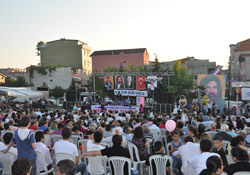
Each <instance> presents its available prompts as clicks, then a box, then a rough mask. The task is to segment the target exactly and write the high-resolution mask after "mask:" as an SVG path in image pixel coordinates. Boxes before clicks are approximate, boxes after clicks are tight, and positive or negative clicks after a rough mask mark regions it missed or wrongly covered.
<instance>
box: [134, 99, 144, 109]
mask: <svg viewBox="0 0 250 175" xmlns="http://www.w3.org/2000/svg"><path fill="white" fill-rule="evenodd" d="M141 105H142V107H144V97H136V106H138V107H140V106H141Z"/></svg>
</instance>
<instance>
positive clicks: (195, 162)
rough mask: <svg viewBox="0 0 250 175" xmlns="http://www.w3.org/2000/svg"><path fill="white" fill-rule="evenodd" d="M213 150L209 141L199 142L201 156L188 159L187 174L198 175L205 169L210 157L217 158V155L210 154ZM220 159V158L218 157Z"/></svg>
mask: <svg viewBox="0 0 250 175" xmlns="http://www.w3.org/2000/svg"><path fill="white" fill-rule="evenodd" d="M212 148H213V143H212V142H211V140H207V139H204V140H202V141H201V142H200V149H201V152H202V153H201V154H199V155H196V156H193V157H191V158H189V159H188V166H189V167H188V168H189V170H188V171H189V172H192V174H194V175H198V174H200V172H201V171H202V170H203V169H206V168H207V165H206V162H207V159H208V158H209V157H210V156H214V155H216V156H219V154H216V153H211V152H212ZM219 157H220V156H219Z"/></svg>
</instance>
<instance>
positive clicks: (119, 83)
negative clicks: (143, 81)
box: [115, 75, 125, 89]
mask: <svg viewBox="0 0 250 175" xmlns="http://www.w3.org/2000/svg"><path fill="white" fill-rule="evenodd" d="M124 88H125V84H124V77H123V76H122V75H116V76H115V89H124Z"/></svg>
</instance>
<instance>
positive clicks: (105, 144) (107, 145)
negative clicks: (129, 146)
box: [101, 142, 110, 148]
mask: <svg viewBox="0 0 250 175" xmlns="http://www.w3.org/2000/svg"><path fill="white" fill-rule="evenodd" d="M101 145H102V146H103V147H105V148H108V147H110V144H109V143H103V142H101Z"/></svg>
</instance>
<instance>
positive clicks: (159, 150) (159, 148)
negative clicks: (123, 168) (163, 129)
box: [145, 141, 170, 175]
mask: <svg viewBox="0 0 250 175" xmlns="http://www.w3.org/2000/svg"><path fill="white" fill-rule="evenodd" d="M154 148H155V149H154V153H153V154H151V155H149V156H148V158H147V159H146V162H145V164H146V165H147V166H150V162H149V158H150V157H151V156H154V155H164V153H163V151H164V146H163V144H162V142H161V141H156V142H155V145H154ZM152 169H153V172H152V173H153V175H156V174H157V171H156V165H155V162H154V161H152ZM158 174H159V172H158ZM166 174H167V175H169V174H170V162H169V160H168V161H167V164H166Z"/></svg>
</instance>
